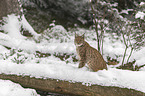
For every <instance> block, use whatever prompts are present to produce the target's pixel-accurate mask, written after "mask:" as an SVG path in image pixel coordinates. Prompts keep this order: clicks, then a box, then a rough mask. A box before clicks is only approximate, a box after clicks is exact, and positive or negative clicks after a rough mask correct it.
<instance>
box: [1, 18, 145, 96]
mask: <svg viewBox="0 0 145 96" xmlns="http://www.w3.org/2000/svg"><path fill="white" fill-rule="evenodd" d="M22 18H23V20H22V21H19V20H18V17H17V16H14V15H9V16H8V18H5V22H6V23H5V24H4V25H3V26H0V27H1V29H3V30H4V33H0V49H1V50H0V74H2V73H4V74H15V75H23V76H24V75H25V76H30V77H36V78H44V79H47V78H52V79H59V80H66V81H70V82H81V83H82V84H84V85H86V86H91V85H94V84H98V85H102V86H116V87H121V88H129V89H130V88H131V89H135V90H138V91H142V92H144V93H145V82H144V81H145V77H144V74H145V67H144V68H142V69H141V70H140V71H129V70H121V69H116V68H115V67H112V66H108V70H100V71H98V72H92V71H90V70H89V69H88V68H87V67H83V68H78V62H77V63H74V62H72V57H71V56H70V58H69V59H68V60H69V62H68V63H66V61H61V60H60V59H58V58H57V57H54V56H53V55H52V54H54V53H55V54H63V53H67V54H69V55H72V54H73V55H76V51H75V45H74V43H73V42H74V34H73V33H69V32H67V30H65V29H64V28H63V27H62V26H61V25H54V27H52V28H51V29H47V30H46V31H45V32H46V34H45V35H43V36H42V37H45V39H44V38H42V39H40V43H36V42H35V40H33V39H32V38H31V39H28V38H26V37H24V36H22V35H21V34H20V28H21V26H22V27H24V28H25V30H28V31H29V32H30V33H31V34H33V35H34V36H36V37H38V38H39V37H41V36H40V35H39V34H37V33H36V32H35V31H34V30H33V28H32V27H31V25H30V24H29V23H28V22H27V21H26V19H25V18H24V17H22ZM78 31H80V32H79V33H84V32H85V36H86V41H87V42H88V43H89V44H90V45H91V46H93V47H96V41H93V39H94V38H96V37H95V32H94V31H93V30H86V29H79V30H78ZM51 32H52V33H51ZM57 32H58V33H59V34H58V33H57ZM51 36H52V37H53V38H51ZM113 37H114V38H112V36H110V34H105V38H104V54H103V56H104V58H105V60H106V56H110V57H113V58H116V56H119V57H118V60H119V61H120V64H121V60H122V56H123V53H124V49H125V45H124V44H123V43H122V40H121V39H116V37H117V35H115V34H114V36H113ZM46 38H49V39H50V40H46ZM3 46H7V47H11V48H12V49H14V54H12V53H13V52H12V49H11V50H8V49H6V48H5V47H3ZM19 50H23V51H22V52H19ZM36 51H39V52H42V53H49V54H51V56H49V57H43V58H38V57H37V56H36V53H35V52H36ZM129 53H130V49H129V50H127V54H126V57H128V56H129ZM25 57H27V59H26V60H24V62H22V64H16V62H17V61H21V60H22V59H25ZM144 57H145V47H143V48H142V49H140V50H138V51H133V55H132V56H131V58H130V60H131V61H133V60H134V59H135V60H136V65H142V64H144V62H145V61H144ZM125 63H126V62H125ZM120 64H119V65H120ZM1 82H2V84H6V85H4V86H6V87H1V86H0V88H4V89H5V91H2V92H1V91H0V95H1V94H2V96H7V94H10V93H12V94H14V96H23V95H21V93H24V94H25V95H24V96H34V95H32V94H31V93H34V94H35V91H34V90H31V91H30V90H28V93H27V92H22V90H25V91H26V89H23V88H22V87H21V86H20V85H17V84H16V85H15V84H13V83H12V82H10V81H3V80H0V84H1ZM9 85H14V86H19V87H12V86H9ZM17 88H18V89H17ZM12 89H13V90H17V91H20V94H19V95H15V92H13V91H11V90H12ZM3 94H4V95H3ZM5 94H6V95H5ZM26 94H28V95H26ZM11 96H12V95H11ZM35 96H36V95H35Z"/></svg>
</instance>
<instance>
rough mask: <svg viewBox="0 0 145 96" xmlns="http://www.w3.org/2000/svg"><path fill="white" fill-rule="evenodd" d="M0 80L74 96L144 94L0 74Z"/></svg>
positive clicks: (132, 95)
mask: <svg viewBox="0 0 145 96" xmlns="http://www.w3.org/2000/svg"><path fill="white" fill-rule="evenodd" d="M0 79H3V80H11V81H13V82H15V83H19V84H21V85H22V86H23V87H26V88H33V89H36V90H40V91H46V92H55V93H60V94H68V95H71V96H72V95H73V96H74V95H75V96H145V93H142V92H139V91H136V90H133V89H127V88H119V87H106V86H100V85H92V86H86V85H82V83H78V82H76V83H72V82H68V81H63V80H56V79H50V78H48V79H39V78H34V77H33V78H30V77H29V76H17V75H6V74H0Z"/></svg>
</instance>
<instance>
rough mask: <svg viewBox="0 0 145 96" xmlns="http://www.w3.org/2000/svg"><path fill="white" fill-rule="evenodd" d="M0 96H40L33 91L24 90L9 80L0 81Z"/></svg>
mask: <svg viewBox="0 0 145 96" xmlns="http://www.w3.org/2000/svg"><path fill="white" fill-rule="evenodd" d="M0 96H40V95H38V94H37V93H36V91H35V90H34V89H24V88H23V87H21V86H20V85H19V84H16V83H13V82H11V81H9V80H0Z"/></svg>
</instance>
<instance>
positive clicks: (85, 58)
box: [74, 34, 107, 71]
mask: <svg viewBox="0 0 145 96" xmlns="http://www.w3.org/2000/svg"><path fill="white" fill-rule="evenodd" d="M74 43H75V46H76V51H77V55H78V57H79V61H80V62H79V66H78V68H82V67H83V66H85V64H86V63H87V65H88V67H89V69H91V70H92V71H98V70H103V69H107V65H106V62H105V61H104V59H103V57H102V55H101V54H100V53H99V52H98V51H97V50H96V49H95V48H93V47H91V46H90V45H89V44H88V43H87V42H86V41H85V40H84V35H82V36H78V35H77V34H75V40H74Z"/></svg>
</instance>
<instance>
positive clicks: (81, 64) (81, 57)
mask: <svg viewBox="0 0 145 96" xmlns="http://www.w3.org/2000/svg"><path fill="white" fill-rule="evenodd" d="M84 55H85V54H80V63H79V68H82V67H84V66H85V63H86V58H85V56H84Z"/></svg>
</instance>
